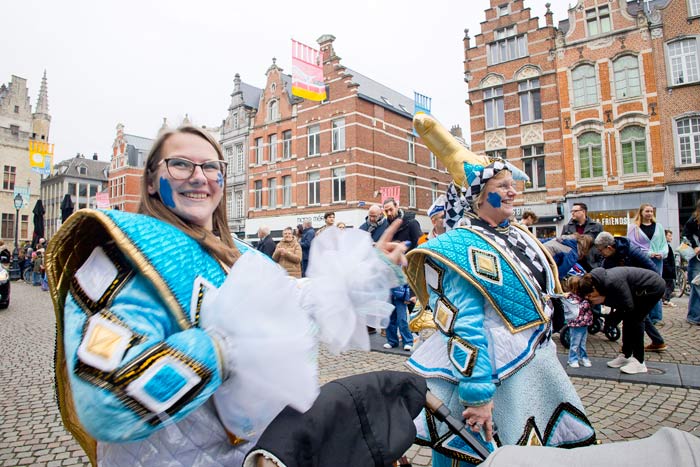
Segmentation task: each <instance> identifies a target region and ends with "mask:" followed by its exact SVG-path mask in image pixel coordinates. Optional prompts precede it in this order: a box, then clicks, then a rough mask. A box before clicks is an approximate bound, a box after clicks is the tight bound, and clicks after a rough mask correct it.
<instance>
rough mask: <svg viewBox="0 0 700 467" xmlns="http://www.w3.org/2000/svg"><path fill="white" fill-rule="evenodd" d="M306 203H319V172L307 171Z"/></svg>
mask: <svg viewBox="0 0 700 467" xmlns="http://www.w3.org/2000/svg"><path fill="white" fill-rule="evenodd" d="M307 177H308V185H309V191H308V205H309V206H312V205H314V204H321V173H320V172H309V174H308V176H307Z"/></svg>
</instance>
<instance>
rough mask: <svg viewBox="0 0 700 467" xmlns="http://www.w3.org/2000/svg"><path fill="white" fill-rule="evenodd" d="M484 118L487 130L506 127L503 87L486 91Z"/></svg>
mask: <svg viewBox="0 0 700 467" xmlns="http://www.w3.org/2000/svg"><path fill="white" fill-rule="evenodd" d="M484 118H485V119H486V129H487V130H491V129H493V128H500V127H502V126H504V125H505V114H504V110H503V87H502V86H498V87H495V88H489V89H484Z"/></svg>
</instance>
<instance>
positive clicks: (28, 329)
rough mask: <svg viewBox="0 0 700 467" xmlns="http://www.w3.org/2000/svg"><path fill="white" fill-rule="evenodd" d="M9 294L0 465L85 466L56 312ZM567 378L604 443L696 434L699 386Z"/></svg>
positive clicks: (327, 371) (378, 362)
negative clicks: (68, 398) (62, 368)
mask: <svg viewBox="0 0 700 467" xmlns="http://www.w3.org/2000/svg"><path fill="white" fill-rule="evenodd" d="M12 292H13V293H12V302H11V304H10V308H9V309H7V310H1V311H0V381H2V383H1V384H0V467H6V466H8V467H9V466H13V467H14V466H19V465H32V466H34V465H36V466H83V465H85V466H86V465H88V464H87V458H86V456H85V455H84V453H83V452H82V450H81V449H80V446H78V444H77V443H76V442H75V441H74V440H73V438H72V437H71V436H70V435H69V434H68V433H67V432H66V431H65V430H64V428H63V425H62V423H61V419H60V415H59V413H58V409H57V407H56V404H55V400H54V390H53V369H52V360H53V348H54V315H53V310H52V307H51V302H50V299H49V295H48V293H46V292H42V291H41V290H40V289H39V287H31V286H29V285H26V284H24V283H17V282H14V283H13V284H12ZM664 312H665V313H667V311H666V310H664ZM674 314H675V313H674ZM667 316H670V314H668V313H667ZM665 319H667V318H665ZM670 319H671V324H669V326H674V324H673V323H675V318H673V317H671V318H670ZM679 325H680V323H679ZM671 335H672V334H671V333H669V334H668V336H667V337H668V339H670V338H671V337H670V336H671ZM594 339H596V337H595V336H594ZM695 340H696V341H697V335H695ZM679 345H680V344H679ZM696 345H697V344H696ZM696 348H697V347H696ZM689 351H690V349H689ZM664 357H665V356H664ZM695 358H696V357H695ZM650 359H651V357H650ZM404 360H405V357H402V356H395V355H388V354H383V353H377V352H371V353H369V354H368V353H363V352H349V353H346V354H343V355H341V356H332V355H330V354H328V353H327V352H325V351H321V354H320V367H321V379H322V381H323V382H326V381H329V380H331V379H335V378H339V377H342V376H348V375H351V374H355V373H359V372H364V371H374V370H383V369H391V370H402V369H403V361H404ZM695 362H697V358H696V360H695ZM681 363H691V362H690V361H688V360H685V361H682V362H681ZM573 381H574V384H575V386H576V388H577V389H578V391H579V394H580V395H581V397H582V399H583V401H584V405H585V406H586V408H587V411H588V415H589V417H590V419H591V421H592V422H593V424H594V426H595V427H596V428H597V430H598V434H599V437H600V438H601V439H602V440H603V441H605V442H607V441H618V440H623V439H636V438H641V437H645V436H648V435H650V434H652V433H654V432H655V431H656V430H657V429H658V428H660V427H662V426H671V427H677V428H680V429H682V430H686V431H690V432H692V433H694V434H696V435H698V436H700V429H699V428H698V426H700V391H698V390H688V389H683V388H670V387H661V386H653V385H644V384H627V383H617V382H613V381H602V380H592V379H579V378H574V379H573ZM408 455H409V457H410V458H411V459H412V462H413V464H414V465H415V466H428V465H430V450H429V449H427V448H419V447H418V446H413V447H412V448H411V449H409V451H408Z"/></svg>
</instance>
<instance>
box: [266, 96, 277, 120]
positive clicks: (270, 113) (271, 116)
mask: <svg viewBox="0 0 700 467" xmlns="http://www.w3.org/2000/svg"><path fill="white" fill-rule="evenodd" d="M279 118H280V111H279V102H278V101H277V100H271V101H270V102H269V103H268V104H267V121H268V122H274V121H276V120H279Z"/></svg>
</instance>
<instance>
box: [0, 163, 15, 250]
mask: <svg viewBox="0 0 700 467" xmlns="http://www.w3.org/2000/svg"><path fill="white" fill-rule="evenodd" d="M16 171H17V167H15V166H13V165H6V166H4V168H3V170H2V189H3V190H14V189H15V173H16ZM14 236H15V235H14V234H12V235H10V237H14ZM5 238H9V237H5Z"/></svg>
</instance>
